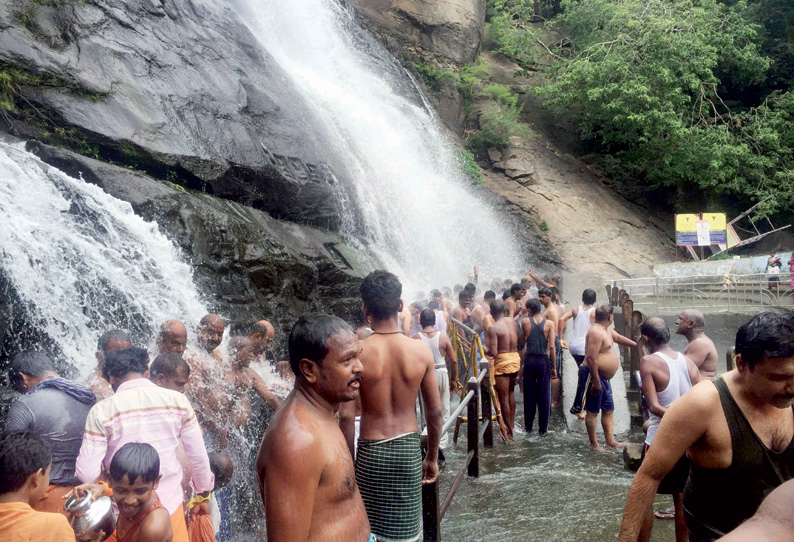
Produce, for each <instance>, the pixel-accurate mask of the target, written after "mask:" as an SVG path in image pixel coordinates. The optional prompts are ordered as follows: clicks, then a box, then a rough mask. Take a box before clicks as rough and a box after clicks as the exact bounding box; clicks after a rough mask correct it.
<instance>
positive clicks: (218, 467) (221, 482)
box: [210, 453, 234, 490]
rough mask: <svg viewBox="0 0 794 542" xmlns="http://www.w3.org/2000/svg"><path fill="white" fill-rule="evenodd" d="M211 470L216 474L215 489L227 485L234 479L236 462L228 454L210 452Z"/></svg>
mask: <svg viewBox="0 0 794 542" xmlns="http://www.w3.org/2000/svg"><path fill="white" fill-rule="evenodd" d="M210 470H211V471H212V474H214V475H215V487H214V488H213V490H218V489H221V488H222V487H226V486H227V485H228V484H229V482H231V481H232V476H233V475H234V463H232V460H231V459H230V458H229V456H228V455H223V454H219V453H212V454H210Z"/></svg>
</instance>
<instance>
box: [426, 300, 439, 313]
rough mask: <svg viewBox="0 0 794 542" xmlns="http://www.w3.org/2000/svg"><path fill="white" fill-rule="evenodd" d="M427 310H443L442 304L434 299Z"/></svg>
mask: <svg viewBox="0 0 794 542" xmlns="http://www.w3.org/2000/svg"><path fill="white" fill-rule="evenodd" d="M427 308H428V309H431V310H438V309H440V308H441V304H440V303H439V302H438V301H436V300H435V299H434V300H433V301H431V302H430V303H428V304H427Z"/></svg>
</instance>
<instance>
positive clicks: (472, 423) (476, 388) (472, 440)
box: [467, 377, 480, 478]
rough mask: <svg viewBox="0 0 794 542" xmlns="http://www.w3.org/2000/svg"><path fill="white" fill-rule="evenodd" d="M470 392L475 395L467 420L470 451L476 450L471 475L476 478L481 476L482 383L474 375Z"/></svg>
mask: <svg viewBox="0 0 794 542" xmlns="http://www.w3.org/2000/svg"><path fill="white" fill-rule="evenodd" d="M467 388H468V390H469V392H472V391H473V392H474V397H472V400H471V401H469V404H468V407H469V409H468V412H467V413H468V417H469V419H468V420H467V424H468V428H467V429H468V431H467V432H468V451H469V453H471V452H474V455H473V456H472V458H471V463H469V471H468V472H469V476H473V477H474V478H478V477H479V476H480V454H479V453H478V448H479V444H480V443H479V436H480V416H479V413H478V412H477V410H478V408H477V405H478V404H479V395H480V384H479V382H477V379H476V378H474V377H472V378H470V379H469V383H468V385H467Z"/></svg>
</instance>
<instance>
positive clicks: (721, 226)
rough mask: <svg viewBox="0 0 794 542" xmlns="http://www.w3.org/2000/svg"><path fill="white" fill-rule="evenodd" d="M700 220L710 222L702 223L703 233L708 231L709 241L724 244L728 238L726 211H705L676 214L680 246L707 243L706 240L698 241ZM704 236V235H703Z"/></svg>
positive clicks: (676, 237) (676, 238) (677, 240)
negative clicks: (701, 213)
mask: <svg viewBox="0 0 794 542" xmlns="http://www.w3.org/2000/svg"><path fill="white" fill-rule="evenodd" d="M698 221H701V222H703V221H705V222H706V223H708V228H706V225H705V224H701V234H703V233H704V232H708V236H709V243H710V244H712V245H724V244H726V243H727V242H728V239H727V231H726V230H727V229H728V228H727V219H726V217H725V213H703V215H702V218H701V215H697V214H680V215H675V240H676V244H677V245H678V246H698V245H705V244H706V243H705V241H704V240H703V239H700V241H698V235H697V232H698ZM701 237H703V235H701Z"/></svg>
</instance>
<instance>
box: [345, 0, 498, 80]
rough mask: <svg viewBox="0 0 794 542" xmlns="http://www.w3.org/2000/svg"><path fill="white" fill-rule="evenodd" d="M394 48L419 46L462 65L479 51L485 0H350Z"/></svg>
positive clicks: (442, 59) (441, 61)
mask: <svg viewBox="0 0 794 542" xmlns="http://www.w3.org/2000/svg"><path fill="white" fill-rule="evenodd" d="M350 3H351V4H352V5H353V6H354V7H355V8H356V9H357V10H358V11H359V12H360V13H361V14H362V16H363V17H364V19H365V20H367V21H368V22H369V26H370V28H371V29H372V30H373V31H374V32H375V33H376V34H378V35H380V36H381V37H382V38H383V39H384V41H385V42H386V43H387V44H388V45H389V46H390V48H391V49H392V51H393V52H395V53H399V52H400V51H401V50H406V49H409V50H417V49H419V50H420V52H421V55H420V56H425V55H428V54H429V55H430V56H432V57H434V58H435V60H436V62H438V63H439V64H447V63H450V62H451V63H453V64H456V65H463V64H467V63H469V62H472V61H473V60H474V59H475V58H477V54H478V53H479V52H480V43H481V42H482V35H483V30H484V28H485V0H442V1H433V0H350Z"/></svg>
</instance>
